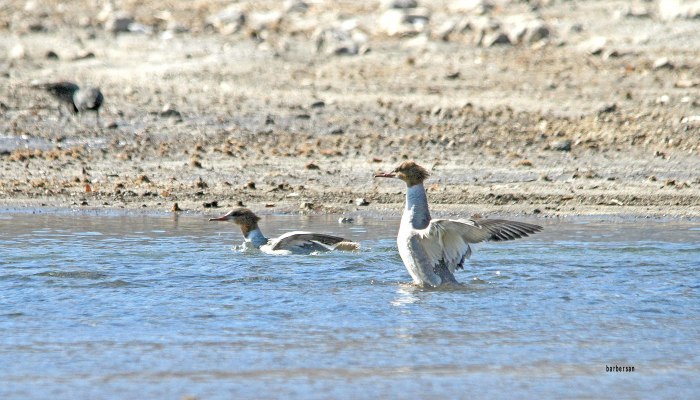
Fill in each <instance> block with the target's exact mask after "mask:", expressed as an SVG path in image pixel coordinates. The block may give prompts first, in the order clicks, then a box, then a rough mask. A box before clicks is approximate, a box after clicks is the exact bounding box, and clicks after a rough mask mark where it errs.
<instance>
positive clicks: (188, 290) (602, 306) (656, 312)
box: [0, 211, 700, 399]
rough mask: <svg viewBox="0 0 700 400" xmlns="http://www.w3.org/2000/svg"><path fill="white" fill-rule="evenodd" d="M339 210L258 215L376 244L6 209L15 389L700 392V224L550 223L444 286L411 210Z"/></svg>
mask: <svg viewBox="0 0 700 400" xmlns="http://www.w3.org/2000/svg"><path fill="white" fill-rule="evenodd" d="M337 219H338V216H328V217H298V216H267V217H265V218H264V219H263V220H262V221H261V227H262V228H263V230H264V231H265V232H266V233H268V234H269V235H270V236H276V235H279V234H280V233H282V232H284V231H286V230H289V229H290V228H294V229H304V230H313V231H319V232H327V233H334V234H339V235H342V236H345V237H350V238H353V239H355V240H359V241H361V243H362V245H363V249H362V250H361V251H359V252H357V253H329V254H319V255H313V256H289V257H275V256H270V255H266V254H261V253H257V252H239V251H234V246H236V245H238V244H240V242H241V236H240V233H239V232H238V231H237V230H236V227H235V226H234V225H233V224H222V223H209V222H207V221H206V217H204V216H202V217H200V216H187V215H182V216H179V217H177V216H173V215H143V216H139V215H122V214H113V215H111V214H94V215H90V214H83V213H72V212H69V211H62V212H51V213H39V214H32V213H26V212H24V213H22V212H20V213H4V214H0V338H2V339H0V395H2V397H3V398H23V399H44V398H47V397H51V398H71V399H73V398H111V397H120V398H181V397H183V396H196V397H197V398H202V399H204V398H206V399H218V398H222V399H223V398H225V399H228V398H238V397H243V398H261V397H262V398H269V397H274V398H278V397H282V398H286V397H297V398H351V397H371V398H378V397H391V398H423V397H437V398H455V397H456V398H469V397H494V396H499V397H503V396H504V395H509V396H510V395H512V394H514V393H526V392H527V393H529V394H530V395H532V394H534V395H536V397H603V396H604V397H620V396H621V397H647V396H649V395H650V394H653V397H681V398H692V397H697V394H698V391H699V390H700V388H699V383H698V379H697V377H698V375H699V373H700V355H699V352H698V350H697V348H698V347H697V343H698V340H699V339H700V321H699V318H700V302H698V290H700V274H699V272H700V263H698V262H697V261H698V260H699V259H700V230H698V226H697V224H694V223H690V222H666V223H665V222H659V221H653V222H638V221H634V222H617V223H615V222H610V221H607V222H595V221H592V220H573V221H566V222H560V223H550V224H548V225H546V230H545V232H543V233H541V234H538V235H536V236H534V237H532V238H529V239H527V240H522V241H515V242H506V243H488V244H484V245H482V246H480V248H479V249H478V251H477V252H476V253H475V254H474V256H473V258H472V260H471V261H470V263H469V265H468V266H466V270H465V271H460V272H458V273H457V275H456V276H457V279H458V280H460V281H461V282H463V283H464V284H463V285H462V286H460V287H455V288H449V289H438V290H428V289H421V288H417V287H414V286H412V285H411V284H410V283H408V282H409V281H410V278H409V276H408V273H407V272H406V271H405V269H404V267H403V265H402V264H401V260H400V258H399V257H398V254H397V251H396V245H395V239H394V235H395V233H396V230H397V225H398V220H396V219H385V220H377V219H376V218H375V219H364V220H363V219H361V218H356V223H355V224H338V222H337ZM606 365H620V366H634V367H635V369H636V370H635V372H634V373H626V374H621V373H606V372H605V367H606ZM506 388H507V390H508V392H504V390H506ZM523 397H524V396H523ZM528 397H529V396H528Z"/></svg>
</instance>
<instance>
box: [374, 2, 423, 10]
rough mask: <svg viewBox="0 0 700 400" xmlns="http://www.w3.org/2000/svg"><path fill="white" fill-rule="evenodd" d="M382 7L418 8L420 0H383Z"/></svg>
mask: <svg viewBox="0 0 700 400" xmlns="http://www.w3.org/2000/svg"><path fill="white" fill-rule="evenodd" d="M381 7H382V8H383V9H389V8H399V9H405V8H416V7H418V2H417V1H416V0H382V2H381Z"/></svg>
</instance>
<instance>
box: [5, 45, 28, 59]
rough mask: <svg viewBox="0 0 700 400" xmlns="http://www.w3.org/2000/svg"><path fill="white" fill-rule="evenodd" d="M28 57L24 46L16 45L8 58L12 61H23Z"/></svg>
mask: <svg viewBox="0 0 700 400" xmlns="http://www.w3.org/2000/svg"><path fill="white" fill-rule="evenodd" d="M26 56H27V52H26V51H25V50H24V46H22V44H21V43H17V44H16V45H14V46H12V48H11V49H10V52H9V53H8V54H7V57H8V58H9V59H10V60H21V59H23V58H25V57H26Z"/></svg>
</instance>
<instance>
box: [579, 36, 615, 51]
mask: <svg viewBox="0 0 700 400" xmlns="http://www.w3.org/2000/svg"><path fill="white" fill-rule="evenodd" d="M607 43H608V39H606V38H605V37H603V36H596V37H592V38H590V39H588V40H586V41H585V42H582V43H581V44H579V46H578V48H579V50H581V51H583V52H584V53H588V54H592V55H597V54H601V53H602V52H603V50H604V49H605V45H606V44H607Z"/></svg>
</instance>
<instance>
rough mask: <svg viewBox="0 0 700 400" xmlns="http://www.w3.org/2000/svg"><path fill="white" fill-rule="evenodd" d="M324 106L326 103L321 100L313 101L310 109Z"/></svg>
mask: <svg viewBox="0 0 700 400" xmlns="http://www.w3.org/2000/svg"><path fill="white" fill-rule="evenodd" d="M325 106H326V103H325V102H324V101H322V100H319V101H315V102H313V103H311V108H323V107H325Z"/></svg>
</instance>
